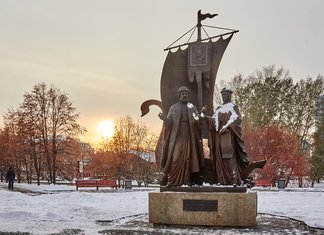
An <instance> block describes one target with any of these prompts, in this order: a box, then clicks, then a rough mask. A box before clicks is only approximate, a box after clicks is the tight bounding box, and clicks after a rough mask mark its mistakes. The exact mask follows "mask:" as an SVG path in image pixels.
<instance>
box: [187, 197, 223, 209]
mask: <svg viewBox="0 0 324 235" xmlns="http://www.w3.org/2000/svg"><path fill="white" fill-rule="evenodd" d="M217 209H218V201H217V200H192V199H184V200H183V210H184V211H217Z"/></svg>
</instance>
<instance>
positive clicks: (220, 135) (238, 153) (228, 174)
mask: <svg viewBox="0 0 324 235" xmlns="http://www.w3.org/2000/svg"><path fill="white" fill-rule="evenodd" d="M221 95H222V100H223V104H222V105H220V106H219V107H218V108H217V109H216V111H215V113H214V115H213V116H212V118H210V117H209V118H208V119H209V127H210V128H209V131H210V133H209V147H210V153H211V162H212V167H213V169H214V170H215V171H216V180H217V182H218V183H219V184H221V185H241V184H242V181H245V180H246V178H247V176H248V173H250V172H251V170H253V169H254V168H256V167H260V166H261V165H262V164H263V165H264V164H265V162H264V163H259V164H257V165H255V164H256V163H255V162H254V163H253V164H252V165H251V166H250V164H249V163H250V161H249V160H248V156H247V153H246V152H245V150H244V142H243V139H242V131H241V114H240V111H239V109H238V107H237V106H236V105H235V104H233V103H232V100H231V97H232V91H231V90H230V89H227V88H223V89H222V91H221ZM260 164H261V165H260ZM262 167H263V166H262ZM248 171H249V172H248Z"/></svg>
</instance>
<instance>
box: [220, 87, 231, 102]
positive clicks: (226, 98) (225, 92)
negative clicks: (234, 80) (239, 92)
mask: <svg viewBox="0 0 324 235" xmlns="http://www.w3.org/2000/svg"><path fill="white" fill-rule="evenodd" d="M232 93H233V91H232V90H231V89H230V88H227V87H224V88H223V89H222V90H221V95H222V100H223V102H224V103H227V102H230V101H231V99H232Z"/></svg>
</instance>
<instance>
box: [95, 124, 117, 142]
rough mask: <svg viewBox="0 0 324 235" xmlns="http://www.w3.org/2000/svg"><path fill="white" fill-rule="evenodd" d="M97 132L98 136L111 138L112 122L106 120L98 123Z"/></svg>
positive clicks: (112, 133)
mask: <svg viewBox="0 0 324 235" xmlns="http://www.w3.org/2000/svg"><path fill="white" fill-rule="evenodd" d="M97 132H98V134H99V135H100V137H103V138H111V137H112V136H113V135H114V122H113V121H110V120H107V121H103V122H101V123H99V124H98V126H97Z"/></svg>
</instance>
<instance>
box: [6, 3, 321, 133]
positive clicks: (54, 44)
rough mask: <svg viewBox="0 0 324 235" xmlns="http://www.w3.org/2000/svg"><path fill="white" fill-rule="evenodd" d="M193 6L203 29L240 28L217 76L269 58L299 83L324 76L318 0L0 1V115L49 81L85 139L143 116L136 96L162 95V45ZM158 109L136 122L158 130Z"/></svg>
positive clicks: (192, 20) (186, 25)
mask: <svg viewBox="0 0 324 235" xmlns="http://www.w3.org/2000/svg"><path fill="white" fill-rule="evenodd" d="M199 9H201V10H202V13H207V12H209V13H218V14H219V15H218V16H217V17H215V18H213V19H207V20H205V21H204V22H203V23H204V24H205V25H213V26H220V27H228V28H234V29H238V30H240V32H239V33H237V34H235V35H234V37H233V38H232V40H231V42H230V44H229V46H228V48H227V50H226V51H225V54H224V56H223V59H222V62H221V64H220V67H219V71H218V75H217V79H225V80H226V79H230V78H232V77H233V76H234V75H236V74H237V73H242V74H243V75H249V74H251V73H252V72H254V71H255V70H256V69H261V68H262V67H264V66H268V65H271V64H275V65H277V66H278V67H280V66H283V67H284V68H286V69H289V70H290V73H291V76H292V77H293V78H294V79H296V80H299V79H301V78H306V77H307V76H311V77H313V78H315V77H317V75H318V74H321V75H323V74H324V45H323V44H324V23H323V22H324V14H323V10H324V1H321V0H285V1H283V0H272V1H265V0H245V1H239V0H237V1H235V0H201V1H197V0H177V1H174V0H163V1H162V0H161V1H157V0H154V1H153V0H129V1H125V0H115V1H113V0H106V1H103V0H102V1H100V0H96V1H94V0H52V1H50V0H28V1H27V0H21V1H16V0H0V79H1V86H0V115H3V114H4V113H5V112H6V111H7V110H8V108H10V107H13V108H16V107H17V106H18V105H19V104H20V103H21V102H22V101H23V94H24V93H25V92H29V91H31V90H32V88H33V86H34V85H35V84H36V83H38V82H46V83H47V84H49V85H50V84H54V86H55V87H57V88H59V89H60V90H62V91H64V92H66V93H67V94H68V96H69V98H70V100H71V101H72V102H73V104H74V106H75V107H76V108H77V110H78V112H80V119H79V123H80V124H81V125H83V126H84V127H86V128H87V129H88V137H89V138H90V139H91V138H94V135H95V130H96V126H97V125H98V123H100V122H101V121H104V120H107V119H111V120H114V119H116V118H118V117H122V116H125V115H130V116H132V117H133V118H134V119H138V118H140V105H141V103H142V102H143V101H145V100H147V99H160V78H161V71H162V67H163V63H164V60H165V57H166V55H167V52H165V51H163V49H164V48H166V47H167V46H168V45H169V44H171V43H172V42H173V41H174V40H176V39H177V38H178V37H180V36H181V35H182V34H184V33H185V32H186V31H188V30H189V29H191V28H192V27H193V26H194V25H195V24H196V23H197V22H196V21H197V11H198V10H199ZM207 32H209V31H208V29H207ZM210 34H212V33H210ZM158 111H159V110H158V109H157V108H153V110H152V111H151V112H150V113H149V114H148V115H147V116H145V117H143V118H141V120H142V121H143V122H144V123H146V124H147V125H149V126H151V127H152V128H153V129H155V130H159V129H160V126H161V122H160V120H159V119H158V117H157V114H158ZM0 126H2V118H0Z"/></svg>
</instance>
